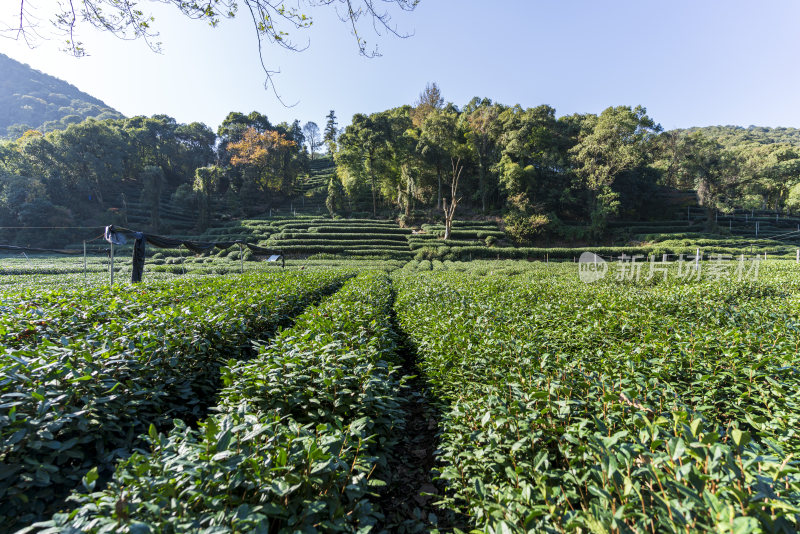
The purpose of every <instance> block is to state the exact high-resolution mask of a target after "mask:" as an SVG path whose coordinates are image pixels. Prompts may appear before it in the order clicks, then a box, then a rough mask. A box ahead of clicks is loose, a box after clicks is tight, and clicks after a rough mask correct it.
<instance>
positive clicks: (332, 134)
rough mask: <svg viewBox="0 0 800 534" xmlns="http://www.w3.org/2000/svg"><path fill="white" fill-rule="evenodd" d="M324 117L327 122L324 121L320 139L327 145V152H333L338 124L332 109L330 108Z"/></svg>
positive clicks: (334, 150)
mask: <svg viewBox="0 0 800 534" xmlns="http://www.w3.org/2000/svg"><path fill="white" fill-rule="evenodd" d="M326 119H327V122H326V123H325V131H324V133H323V135H322V141H323V142H324V143H325V146H327V147H328V153H330V154H333V153H334V152H336V137H337V136H338V134H339V130H338V129H337V127H338V125H339V124H338V123H337V122H336V113H335V112H334V111H333V110H330V112H329V113H328V115H327V117H326Z"/></svg>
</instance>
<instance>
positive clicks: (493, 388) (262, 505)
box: [0, 237, 800, 534]
mask: <svg viewBox="0 0 800 534" xmlns="http://www.w3.org/2000/svg"><path fill="white" fill-rule="evenodd" d="M287 238H288V237H287ZM71 261H74V260H71ZM231 267H232V268H231V269H229V270H228V271H227V272H228V274H220V273H213V272H206V271H200V270H198V271H196V272H186V273H185V274H180V275H178V274H173V273H170V272H161V273H158V274H157V275H150V276H146V277H145V282H144V283H142V284H139V285H136V286H130V285H129V284H127V283H126V282H122V283H118V284H116V285H115V286H114V287H113V288H110V287H109V286H108V277H107V274H106V273H104V272H103V266H102V264H98V266H97V268H96V269H95V271H96V272H90V273H88V274H87V275H86V277H84V274H83V272H82V271H81V272H77V270H75V269H72V268H69V269H64V270H62V271H59V269H57V268H52V269H51V268H47V269H43V271H42V272H40V273H36V272H33V271H30V272H26V273H25V274H20V275H14V274H7V275H4V276H2V277H0V282H2V284H1V285H0V309H2V314H0V343H2V356H0V531H9V532H16V531H24V532H130V533H144V532H153V533H155V532H164V533H179V532H209V533H210V532H215V533H216V532H317V531H319V532H454V531H456V532H457V531H461V532H470V531H476V532H490V533H503V534H505V533H509V532H553V533H556V532H575V533H588V532H592V533H604V532H608V533H612V532H619V533H628V532H653V533H656V532H676V533H677V532H681V533H684V532H717V533H723V532H731V533H739V532H741V533H745V532H753V533H756V532H781V533H792V532H797V531H798V530H799V529H800V460H798V455H800V393H799V392H798V387H799V386H800V366H799V365H798V360H800V355H799V354H800V266H798V265H796V264H795V263H794V262H786V261H784V262H780V261H766V262H758V264H757V265H756V263H755V262H751V263H749V264H748V265H747V266H746V267H747V270H746V272H742V271H741V270H740V271H739V272H737V271H736V269H737V267H742V266H741V265H739V266H737V265H736V262H731V263H730V265H727V266H726V270H725V271H724V272H723V271H721V270H720V268H719V266H717V267H714V266H712V265H711V262H705V263H703V264H701V268H700V270H694V271H692V270H691V269H688V268H687V266H686V265H674V264H673V265H671V266H669V267H666V268H665V269H663V270H662V271H659V272H658V274H657V276H652V275H650V276H648V275H647V272H646V270H645V271H643V273H644V276H641V277H638V278H637V277H633V276H631V273H630V272H626V270H625V269H624V268H622V267H621V266H619V265H611V266H610V268H609V271H608V273H607V275H606V276H605V277H604V278H602V279H600V280H597V281H594V282H592V283H584V282H582V281H581V279H580V278H579V274H578V266H577V265H576V264H572V263H564V264H555V263H550V264H546V263H541V262H526V261H513V260H507V261H473V262H462V261H453V260H444V261H440V260H439V259H433V260H429V259H415V260H411V261H407V262H406V261H403V260H401V259H394V258H392V259H390V260H387V261H377V260H375V261H372V262H367V261H364V262H358V261H335V260H334V259H329V260H325V259H323V258H321V259H318V260H315V261H308V260H302V262H301V261H300V260H297V261H291V262H289V264H288V268H287V270H285V271H278V270H276V269H271V268H268V267H263V266H262V267H258V268H256V267H255V266H249V270H248V271H246V272H245V273H244V274H240V273H237V272H235V264H234V265H232V266H231ZM300 267H303V269H302V270H300V269H299V268H300Z"/></svg>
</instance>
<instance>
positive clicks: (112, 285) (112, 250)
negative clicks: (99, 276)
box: [110, 241, 114, 287]
mask: <svg viewBox="0 0 800 534" xmlns="http://www.w3.org/2000/svg"><path fill="white" fill-rule="evenodd" d="M110 267H111V287H114V242H113V241H112V242H111V265H110Z"/></svg>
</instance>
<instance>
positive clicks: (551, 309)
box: [395, 264, 800, 533]
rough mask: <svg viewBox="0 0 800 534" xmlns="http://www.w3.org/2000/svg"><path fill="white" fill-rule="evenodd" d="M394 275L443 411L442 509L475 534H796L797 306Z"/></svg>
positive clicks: (781, 283) (763, 291)
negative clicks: (453, 513)
mask: <svg viewBox="0 0 800 534" xmlns="http://www.w3.org/2000/svg"><path fill="white" fill-rule="evenodd" d="M571 267H572V266H569V265H563V266H551V267H550V268H549V269H536V270H531V271H530V272H528V273H525V272H522V273H520V274H519V275H518V276H515V277H514V278H500V277H489V276H483V277H476V276H472V275H469V274H467V273H457V272H444V273H427V274H426V273H421V274H420V273H416V274H415V275H413V276H408V275H405V274H402V273H399V274H398V275H396V276H397V279H396V281H395V283H396V287H397V291H398V295H397V300H396V312H397V317H398V323H399V325H400V327H401V328H402V330H403V331H404V332H405V333H406V334H407V335H408V336H409V338H410V340H411V342H412V343H413V344H414V345H415V346H416V348H417V351H418V353H419V355H420V368H421V369H422V371H423V373H424V375H425V376H426V377H427V379H428V380H429V381H430V382H431V384H432V385H433V387H434V390H435V391H436V393H437V394H438V395H439V397H440V399H441V401H442V402H443V406H442V410H443V418H442V423H441V425H442V426H441V433H442V438H441V439H442V442H441V444H440V459H441V462H442V467H441V468H442V479H443V480H444V481H445V483H446V484H447V485H448V491H449V493H448V495H447V497H446V498H444V499H443V501H442V505H443V506H447V507H449V508H452V509H455V510H457V511H459V512H461V513H462V514H464V515H465V516H466V517H468V523H469V524H468V525H465V528H477V529H480V530H482V531H486V532H563V531H578V530H580V531H584V532H586V531H589V532H785V533H789V532H797V530H798V528H799V527H800V462H798V459H797V455H798V453H800V435H798V432H797V429H798V428H800V402H798V400H797V399H798V397H797V395H796V392H797V391H798V389H800V367H798V354H797V347H798V346H800V328H799V327H800V321H798V313H800V299H798V294H797V290H798V287H797V282H796V281H795V279H796V274H795V272H793V271H792V270H790V269H784V268H783V267H782V266H779V265H777V264H772V267H773V268H772V269H769V270H766V271H765V272H763V273H762V278H761V279H759V280H758V281H756V282H752V281H747V282H732V281H721V282H709V281H698V282H692V283H685V282H683V283H677V284H675V283H673V282H672V281H671V280H667V281H663V282H657V283H654V284H641V285H636V284H629V285H626V286H624V287H623V286H621V285H619V284H618V283H616V282H615V281H614V280H604V281H602V282H596V283H595V284H591V285H589V284H583V283H581V282H580V281H579V280H578V277H577V272H576V270H575V269H574V268H571Z"/></svg>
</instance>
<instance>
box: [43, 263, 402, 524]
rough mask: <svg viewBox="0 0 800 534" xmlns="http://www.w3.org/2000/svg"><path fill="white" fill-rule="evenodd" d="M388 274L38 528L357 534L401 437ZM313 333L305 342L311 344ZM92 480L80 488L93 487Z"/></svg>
mask: <svg viewBox="0 0 800 534" xmlns="http://www.w3.org/2000/svg"><path fill="white" fill-rule="evenodd" d="M391 301H392V299H391V288H390V282H389V279H388V276H387V275H386V273H368V274H363V275H360V276H359V277H358V278H356V279H355V280H352V281H350V282H348V283H347V284H346V285H345V286H344V287H343V288H342V289H341V290H340V291H339V292H338V293H336V294H335V295H334V296H333V297H331V298H329V299H328V300H326V301H324V302H323V303H322V304H320V305H319V306H318V307H316V308H313V309H311V310H309V311H307V312H306V313H305V314H303V315H302V316H301V317H299V318H298V319H297V321H296V323H295V325H294V327H293V328H291V329H289V330H286V331H284V332H283V333H282V335H281V336H279V337H278V339H276V340H275V341H274V342H273V343H272V344H271V345H270V346H262V347H261V348H260V350H259V353H258V355H257V356H256V357H255V358H254V359H252V360H250V361H248V362H245V363H232V364H231V366H230V367H229V368H225V369H224V372H223V380H224V382H225V384H226V386H227V387H226V388H225V389H224V390H223V391H222V392H221V394H220V403H219V406H218V407H217V411H218V412H219V413H218V414H215V415H213V416H212V417H210V418H208V419H207V420H205V421H204V422H202V423H201V424H200V426H199V428H198V429H196V430H195V429H191V428H188V427H187V426H185V425H182V424H178V425H176V428H175V430H174V431H173V432H171V433H170V434H169V435H166V436H164V435H160V434H158V433H157V431H156V430H155V429H154V428H151V431H150V433H149V442H150V448H151V450H150V452H149V453H136V454H134V455H133V456H131V457H130V458H129V459H127V460H125V461H123V462H121V463H120V464H119V466H118V467H117V470H116V472H115V474H114V479H113V480H112V482H111V483H110V484H109V486H108V488H106V489H105V490H103V491H100V492H96V493H91V494H83V495H78V496H76V498H77V499H78V500H79V501H80V503H81V504H82V506H81V507H80V508H79V509H78V510H76V511H75V512H73V513H71V514H69V515H68V514H58V515H55V516H54V517H53V519H52V521H49V522H47V523H46V524H42V525H39V527H40V528H44V529H47V528H55V529H61V530H68V529H72V530H74V531H81V532H110V531H113V532H123V533H138V532H160V533H167V534H170V533H181V532H319V531H323V532H367V531H369V530H370V529H371V528H374V527H375V525H376V524H377V523H378V522H379V521H380V520H381V519H382V517H383V514H381V511H380V509H379V508H378V507H377V506H376V505H375V504H374V502H373V498H372V495H374V494H375V493H376V491H377V489H378V488H380V487H381V486H383V485H384V483H383V482H382V481H381V480H380V477H381V475H382V473H384V472H385V466H386V464H387V459H388V454H389V451H390V449H391V447H392V446H393V444H394V443H395V441H396V440H397V438H398V436H399V435H401V434H402V432H403V425H404V411H403V407H402V404H401V399H400V398H399V397H398V395H399V390H400V384H401V382H400V377H399V374H400V373H399V366H398V362H397V356H396V352H395V349H396V342H395V335H394V331H393V330H392V326H391V321H390V305H391ZM309 333H313V335H309ZM96 478H97V477H96V476H95V475H93V474H92V475H91V476H87V477H86V478H85V479H84V485H85V489H86V490H88V491H89V492H91V491H92V489H93V488H94V484H95V480H96Z"/></svg>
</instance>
